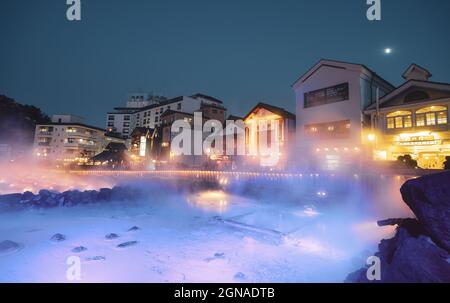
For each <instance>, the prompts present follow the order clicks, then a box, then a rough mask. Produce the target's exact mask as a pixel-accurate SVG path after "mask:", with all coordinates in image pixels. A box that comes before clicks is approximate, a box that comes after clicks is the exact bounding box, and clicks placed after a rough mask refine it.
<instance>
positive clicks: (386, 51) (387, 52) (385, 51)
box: [384, 47, 392, 55]
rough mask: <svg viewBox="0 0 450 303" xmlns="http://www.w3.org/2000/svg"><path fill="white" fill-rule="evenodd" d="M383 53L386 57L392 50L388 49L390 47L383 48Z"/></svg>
mask: <svg viewBox="0 0 450 303" xmlns="http://www.w3.org/2000/svg"><path fill="white" fill-rule="evenodd" d="M384 53H385V54H386V55H389V54H391V53H392V48H390V47H387V48H385V49H384Z"/></svg>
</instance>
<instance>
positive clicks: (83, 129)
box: [34, 115, 121, 164]
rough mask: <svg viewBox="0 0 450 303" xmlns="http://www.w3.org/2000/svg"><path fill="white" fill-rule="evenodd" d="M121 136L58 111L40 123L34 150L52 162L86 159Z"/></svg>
mask: <svg viewBox="0 0 450 303" xmlns="http://www.w3.org/2000/svg"><path fill="white" fill-rule="evenodd" d="M118 140H119V141H120V140H121V139H119V138H115V137H113V136H110V135H105V130H104V129H101V128H98V127H95V126H90V125H87V124H84V123H83V119H82V118H80V117H77V116H73V115H54V116H53V117H52V122H51V123H48V124H41V125H36V132H35V138H34V154H35V156H36V157H37V158H39V159H41V160H46V161H48V162H58V163H61V164H71V163H74V162H77V163H82V162H87V161H88V160H89V159H90V158H91V157H93V156H95V155H96V154H97V153H100V152H101V151H102V150H103V148H104V147H105V145H106V144H108V143H110V142H118Z"/></svg>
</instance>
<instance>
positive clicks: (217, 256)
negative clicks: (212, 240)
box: [214, 253, 225, 259]
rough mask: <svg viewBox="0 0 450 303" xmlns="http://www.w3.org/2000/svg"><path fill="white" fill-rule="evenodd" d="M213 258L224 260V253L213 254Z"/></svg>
mask: <svg viewBox="0 0 450 303" xmlns="http://www.w3.org/2000/svg"><path fill="white" fill-rule="evenodd" d="M214 258H217V259H223V258H225V253H215V254H214Z"/></svg>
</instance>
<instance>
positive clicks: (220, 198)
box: [187, 190, 229, 214]
mask: <svg viewBox="0 0 450 303" xmlns="http://www.w3.org/2000/svg"><path fill="white" fill-rule="evenodd" d="M187 201H188V204H189V205H190V206H193V207H197V208H200V209H202V210H204V211H208V212H216V213H220V214H223V213H225V212H226V211H227V210H228V208H229V195H228V194H226V193H225V192H224V191H222V190H209V191H203V192H199V193H196V194H193V195H190V196H189V197H188V198H187Z"/></svg>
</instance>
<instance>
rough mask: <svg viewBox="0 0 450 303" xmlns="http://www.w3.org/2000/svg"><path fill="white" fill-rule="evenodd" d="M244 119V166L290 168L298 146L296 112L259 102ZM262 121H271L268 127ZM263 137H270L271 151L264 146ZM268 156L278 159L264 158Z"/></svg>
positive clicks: (266, 138)
mask: <svg viewBox="0 0 450 303" xmlns="http://www.w3.org/2000/svg"><path fill="white" fill-rule="evenodd" d="M243 121H244V125H245V146H246V148H245V150H246V159H245V163H244V165H245V166H252V167H267V168H270V169H286V168H287V167H288V166H289V164H291V160H292V158H291V156H293V155H294V153H293V151H294V149H295V130H296V116H295V114H293V113H290V112H288V111H287V110H285V109H283V108H280V107H276V106H273V105H269V104H265V103H258V104H257V105H256V106H255V107H254V108H253V109H252V110H251V111H250V112H249V113H248V114H247V115H246V116H245V117H244V119H243ZM262 121H265V122H267V126H264V124H262V123H261V122H262ZM272 123H273V124H272ZM266 127H267V128H266ZM261 140H267V141H266V142H265V143H266V144H265V145H267V147H268V148H267V150H265V149H263V145H262V144H261V143H262V141H261ZM274 152H275V153H276V154H274ZM265 158H267V160H269V159H274V161H262V160H264V159H265Z"/></svg>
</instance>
